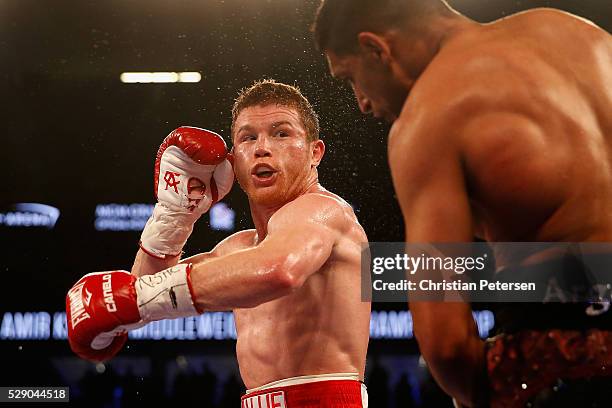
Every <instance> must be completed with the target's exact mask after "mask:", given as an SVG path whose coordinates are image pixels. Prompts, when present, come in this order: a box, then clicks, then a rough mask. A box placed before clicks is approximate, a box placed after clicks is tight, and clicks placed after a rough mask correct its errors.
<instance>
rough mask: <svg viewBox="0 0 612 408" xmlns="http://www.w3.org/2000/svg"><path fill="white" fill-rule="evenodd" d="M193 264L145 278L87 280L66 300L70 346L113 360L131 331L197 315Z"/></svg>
mask: <svg viewBox="0 0 612 408" xmlns="http://www.w3.org/2000/svg"><path fill="white" fill-rule="evenodd" d="M190 271H191V264H179V265H176V266H173V267H171V268H168V269H165V270H163V271H161V272H158V273H156V274H153V275H144V276H142V277H140V278H136V276H134V275H132V274H130V273H129V272H127V271H110V272H96V273H90V274H88V275H85V276H83V277H82V278H81V279H80V280H79V281H78V282H77V283H76V284H75V285H74V286H73V287H72V288H71V289H70V290H69V291H68V295H67V296H66V319H67V323H68V342H69V343H70V347H71V348H72V350H73V351H74V352H75V353H76V354H77V355H78V356H79V357H81V358H84V359H87V360H92V361H103V360H108V359H109V358H111V357H113V356H114V355H115V354H117V353H118V352H119V350H121V348H122V347H123V345H124V344H125V342H126V340H127V331H128V330H133V329H137V328H139V327H142V326H144V325H145V324H147V323H149V322H151V321H154V320H160V319H166V318H177V317H186V316H195V315H197V314H198V313H199V312H198V311H197V310H196V307H195V303H194V301H193V298H192V295H191V289H190V286H191V284H190V282H189V273H190Z"/></svg>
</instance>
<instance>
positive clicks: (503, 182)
mask: <svg viewBox="0 0 612 408" xmlns="http://www.w3.org/2000/svg"><path fill="white" fill-rule="evenodd" d="M610 84H612V40H611V38H610V35H609V34H607V33H606V32H604V31H603V30H601V29H599V28H597V27H596V26H594V25H592V24H590V23H589V22H587V21H585V20H582V19H580V18H577V17H575V16H572V15H570V14H567V13H563V12H559V11H553V10H548V9H537V10H533V11H528V12H524V13H520V14H517V15H513V16H510V17H508V18H505V19H502V20H499V21H496V22H493V23H491V24H486V25H477V26H474V27H473V28H471V29H467V30H464V31H462V32H461V33H458V34H457V35H456V36H451V37H450V38H449V40H448V41H447V42H446V43H443V44H442V47H441V49H440V52H439V53H438V54H437V55H436V57H435V58H434V59H433V61H432V62H431V64H430V65H429V66H428V67H427V69H426V70H425V72H424V73H423V75H422V76H421V77H420V78H419V80H418V81H417V83H416V85H415V87H414V89H413V90H412V92H411V94H410V96H409V98H408V100H407V102H406V104H405V105H404V108H403V110H402V113H401V115H400V118H399V119H398V121H397V122H396V123H395V125H394V127H393V130H392V132H391V137H390V145H389V153H390V160H391V167H392V170H393V171H394V177H395V182H396V186H399V187H400V189H402V187H401V186H400V184H402V183H403V182H404V177H403V176H404V175H406V174H413V176H412V177H411V178H412V179H416V178H417V177H419V171H418V170H417V171H407V169H406V168H405V165H404V164H402V161H405V160H404V156H403V155H404V154H405V152H410V153H411V155H412V156H411V157H412V161H414V162H415V163H417V164H419V163H421V164H423V165H425V163H426V165H427V166H431V167H429V168H428V169H427V170H424V171H427V172H428V173H429V174H422V175H423V176H424V177H425V178H427V177H429V176H431V177H434V176H435V173H437V172H439V175H440V176H441V177H447V178H448V177H450V178H453V177H455V176H457V177H459V176H460V174H455V173H462V174H463V178H464V183H465V186H464V187H465V192H467V196H468V197H469V207H470V209H471V216H472V221H473V222H474V225H473V229H472V231H473V233H474V235H480V236H481V237H482V238H485V239H486V240H488V241H602V240H603V241H609V240H611V239H612V117H611V116H610V109H611V107H612V87H611V86H610ZM441 160H449V161H456V162H457V165H455V166H454V167H452V168H451V166H448V165H444V164H441V163H439V162H440V161H441ZM432 162H433V164H432ZM445 166H446V167H445ZM432 167H433V168H432ZM438 167H439V168H440V169H439V170H438V169H437V168H438ZM443 167H445V168H443ZM415 168H416V165H415ZM412 170H414V169H412ZM424 171H421V173H423V172H424ZM434 184H435V183H434ZM438 184H440V187H439V188H436V187H433V188H432V190H431V191H430V193H431V194H439V195H440V199H441V200H444V201H445V202H448V201H449V200H450V201H451V202H452V200H453V194H454V192H453V191H452V190H451V191H448V190H445V189H444V184H443V183H438ZM436 189H437V191H436ZM403 190H404V192H403V195H404V196H405V197H406V199H407V200H411V199H412V198H410V197H409V194H410V191H409V190H410V189H409V188H408V189H406V188H403ZM428 194H429V193H428ZM401 201H402V196H401V195H400V202H401ZM406 213H407V211H404V214H405V215H406ZM458 238H468V237H458Z"/></svg>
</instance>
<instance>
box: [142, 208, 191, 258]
mask: <svg viewBox="0 0 612 408" xmlns="http://www.w3.org/2000/svg"><path fill="white" fill-rule="evenodd" d="M200 215H201V214H200V213H192V212H186V211H181V210H180V209H172V208H169V206H167V205H164V204H160V203H157V204H156V205H155V208H154V209H153V214H152V215H151V217H150V218H149V220H148V221H147V224H146V225H145V227H144V229H143V231H142V234H141V236H140V247H141V248H142V250H143V251H145V252H146V253H147V254H149V255H151V256H153V257H155V258H159V259H166V258H169V257H174V256H178V255H181V252H182V250H183V247H184V246H185V243H186V242H187V239H188V238H189V236H190V235H191V232H192V231H193V225H194V224H195V222H196V221H197V220H198V219H199V218H200Z"/></svg>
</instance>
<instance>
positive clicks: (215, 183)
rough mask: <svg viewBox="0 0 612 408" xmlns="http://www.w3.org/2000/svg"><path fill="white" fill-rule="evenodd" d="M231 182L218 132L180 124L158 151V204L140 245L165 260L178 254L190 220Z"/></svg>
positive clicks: (218, 198) (156, 162)
mask: <svg viewBox="0 0 612 408" xmlns="http://www.w3.org/2000/svg"><path fill="white" fill-rule="evenodd" d="M233 182H234V172H233V170H232V165H231V164H230V162H229V161H228V160H227V146H226V145H225V142H224V141H223V139H222V138H221V136H219V135H218V134H217V133H214V132H211V131H209V130H205V129H200V128H195V127H189V126H181V127H179V128H178V129H175V130H173V131H172V132H171V133H170V134H169V135H168V136H167V137H166V138H165V139H164V141H163V143H162V144H161V146H160V147H159V150H158V151H157V159H156V160H155V196H156V197H157V204H156V205H155V208H154V210H153V215H152V216H151V218H149V220H148V221H147V224H146V225H145V228H144V230H143V231H142V235H141V237H140V247H141V248H142V249H143V251H145V252H146V253H148V254H149V255H151V256H154V257H156V258H160V259H164V258H166V257H173V256H177V255H180V254H181V251H182V250H183V246H184V245H185V243H186V242H187V239H188V238H189V236H190V235H191V232H192V231H193V225H194V223H195V222H196V221H197V220H198V219H199V218H200V216H201V215H202V214H204V213H205V212H206V211H208V210H209V209H210V207H211V206H212V205H213V204H214V203H216V202H217V201H219V200H221V199H222V198H223V197H224V196H225V195H226V194H227V193H229V192H230V190H231V188H232V185H233Z"/></svg>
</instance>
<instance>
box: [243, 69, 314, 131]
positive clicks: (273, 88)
mask: <svg viewBox="0 0 612 408" xmlns="http://www.w3.org/2000/svg"><path fill="white" fill-rule="evenodd" d="M271 104H276V105H280V106H286V107H289V108H293V109H295V110H296V111H297V113H298V114H299V116H300V119H301V120H302V123H303V124H304V129H305V130H306V139H307V140H308V141H310V142H311V141H313V140H318V139H319V117H318V116H317V113H316V112H315V110H314V109H313V107H312V105H311V104H310V102H308V99H306V97H304V95H302V92H301V91H300V88H298V87H297V86H293V85H287V84H283V83H280V82H276V81H275V80H274V79H263V80H260V81H256V82H255V83H253V85H251V86H249V87H247V88H243V89H241V90H240V92H239V94H238V97H237V98H236V100H235V101H234V106H233V108H232V139H233V137H234V130H235V129H234V125H235V124H236V119H237V118H238V115H239V114H240V112H241V111H242V110H243V109H245V108H248V107H250V106H257V105H261V106H267V105H271Z"/></svg>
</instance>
